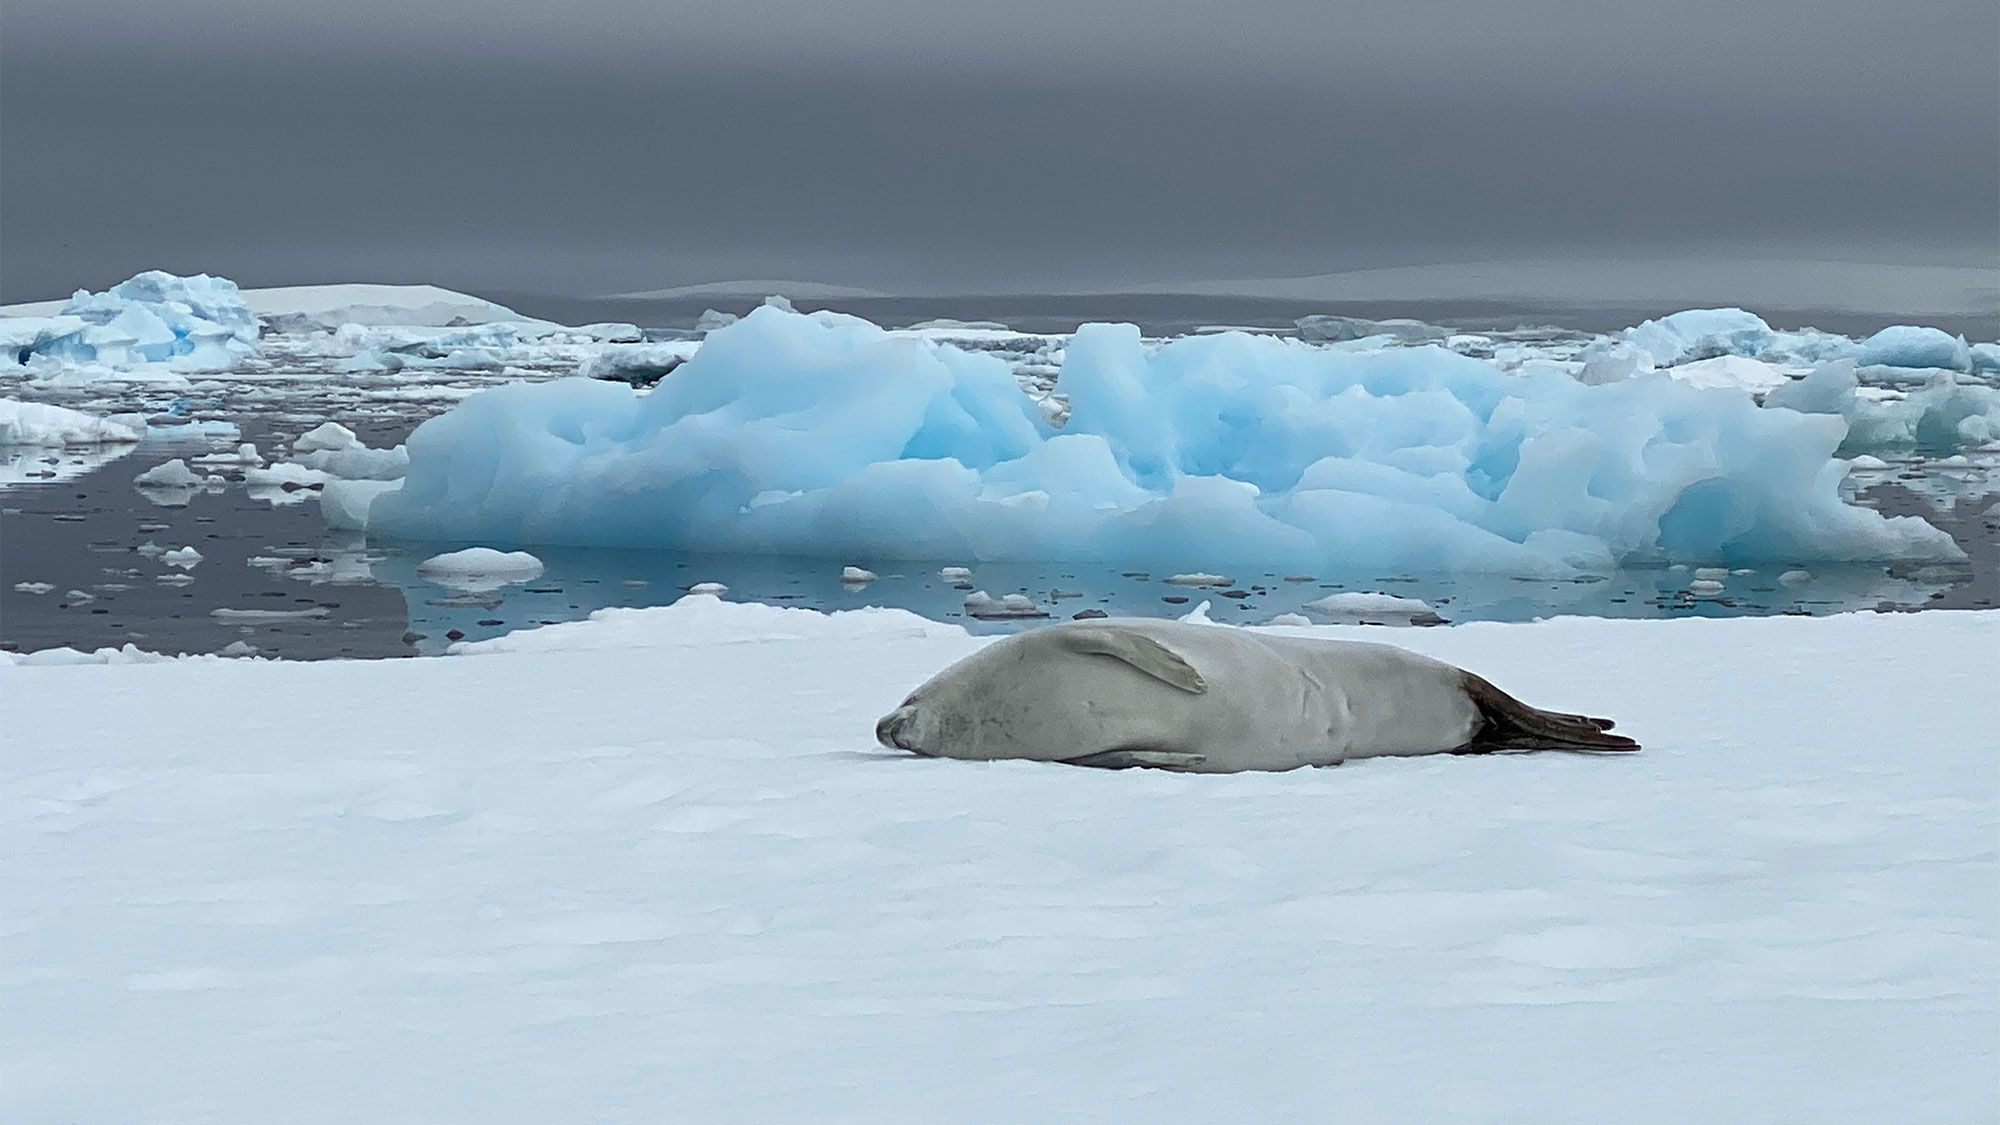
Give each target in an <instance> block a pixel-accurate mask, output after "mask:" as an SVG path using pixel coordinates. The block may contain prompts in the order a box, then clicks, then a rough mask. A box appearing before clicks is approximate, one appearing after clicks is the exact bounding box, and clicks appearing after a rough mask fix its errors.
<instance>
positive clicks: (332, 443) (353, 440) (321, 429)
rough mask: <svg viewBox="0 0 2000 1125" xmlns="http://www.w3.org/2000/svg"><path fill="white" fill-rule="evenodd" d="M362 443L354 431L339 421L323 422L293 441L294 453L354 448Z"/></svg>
mask: <svg viewBox="0 0 2000 1125" xmlns="http://www.w3.org/2000/svg"><path fill="white" fill-rule="evenodd" d="M360 444H361V439H360V438H358V437H356V436H354V431H353V430H350V429H348V428H347V427H346V426H343V425H341V424H340V423H338V422H322V423H320V424H319V425H317V426H315V427H313V428H312V429H310V430H308V431H306V432H305V433H303V434H300V435H299V439H298V440H297V441H295V442H293V443H292V453H293V454H294V455H297V454H301V453H311V452H313V451H315V450H322V449H324V450H334V449H353V448H354V447H356V446H358V445H360Z"/></svg>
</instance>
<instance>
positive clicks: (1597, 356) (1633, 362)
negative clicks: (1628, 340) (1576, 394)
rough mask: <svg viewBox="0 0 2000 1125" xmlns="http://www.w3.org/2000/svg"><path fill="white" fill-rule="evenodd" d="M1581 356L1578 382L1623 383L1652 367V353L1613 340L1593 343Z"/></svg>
mask: <svg viewBox="0 0 2000 1125" xmlns="http://www.w3.org/2000/svg"><path fill="white" fill-rule="evenodd" d="M1581 358H1582V360H1583V369H1582V370H1581V371H1579V372H1577V376H1576V379H1577V382H1579V383H1583V384H1585V385H1587V386H1592V387H1600V386H1603V385H1604V384H1606V383H1622V382H1624V381H1625V380H1627V379H1635V378H1637V377H1639V376H1640V375H1641V374H1644V373H1645V372H1648V371H1651V370H1652V369H1653V357H1652V355H1651V353H1649V352H1647V351H1645V350H1644V349H1642V348H1637V347H1634V346H1632V345H1631V344H1625V343H1620V342H1618V341H1616V340H1599V341H1596V342H1595V343H1592V344H1591V345H1590V346H1589V347H1586V348H1585V349H1584V350H1583V355H1582V357H1581Z"/></svg>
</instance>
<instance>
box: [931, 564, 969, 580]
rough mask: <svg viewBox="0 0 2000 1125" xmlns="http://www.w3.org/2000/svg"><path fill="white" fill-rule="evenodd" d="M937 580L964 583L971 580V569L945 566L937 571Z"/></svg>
mask: <svg viewBox="0 0 2000 1125" xmlns="http://www.w3.org/2000/svg"><path fill="white" fill-rule="evenodd" d="M938 578H940V579H941V580H943V581H946V582H966V581H970V580H971V578H972V568H971V567H968V566H947V567H941V568H939V570H938Z"/></svg>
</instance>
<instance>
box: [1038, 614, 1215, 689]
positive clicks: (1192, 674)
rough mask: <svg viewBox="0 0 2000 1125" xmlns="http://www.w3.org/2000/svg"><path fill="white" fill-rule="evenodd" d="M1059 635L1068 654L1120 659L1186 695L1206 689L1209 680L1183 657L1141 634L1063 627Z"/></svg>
mask: <svg viewBox="0 0 2000 1125" xmlns="http://www.w3.org/2000/svg"><path fill="white" fill-rule="evenodd" d="M1061 636H1062V641H1063V644H1064V645H1065V646H1066V647H1067V648H1068V649H1069V650H1070V651H1071V652H1086V653H1094V654H1096V655H1098V656H1108V657H1111V658H1112V659H1113V660H1122V661H1124V662H1125V663H1126V664H1128V665H1130V666H1131V667H1133V668H1134V669H1137V670H1138V671H1140V672H1143V673H1145V674H1146V675H1148V676H1151V677H1153V678H1154V679H1156V680H1158V681H1160V682H1161V683H1163V684H1166V685H1168V686H1170V687H1176V688H1179V689H1180V690H1182V691H1184V692H1187V693H1188V694H1189V695H1200V694H1201V693H1202V692H1205V691H1207V690H1208V681H1207V680H1204V679H1202V678H1201V673H1200V672H1197V671H1195V670H1194V665H1192V664H1189V663H1188V662H1187V658H1186V657H1183V656H1182V655H1181V654H1180V653H1178V652H1175V651H1174V650H1173V649H1170V648H1168V647H1167V646H1166V645H1163V644H1161V643H1160V642H1158V641H1156V640H1154V639H1153V638H1151V637H1148V636H1145V635H1144V634H1141V633H1134V632H1130V631H1127V630H1123V629H1092V628H1089V627H1087V626H1085V627H1080V628H1079V627H1070V628H1065V629H1064V630H1063V632H1062V634H1061Z"/></svg>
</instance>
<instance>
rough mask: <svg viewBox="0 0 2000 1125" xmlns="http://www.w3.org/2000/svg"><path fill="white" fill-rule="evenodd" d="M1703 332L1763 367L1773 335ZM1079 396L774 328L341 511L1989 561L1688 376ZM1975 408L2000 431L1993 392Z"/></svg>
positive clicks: (1327, 552) (1097, 547)
mask: <svg viewBox="0 0 2000 1125" xmlns="http://www.w3.org/2000/svg"><path fill="white" fill-rule="evenodd" d="M1683 315H1684V314H1683ZM1744 315H1746V316H1747V315H1748V314H1744ZM1669 319H1670V320H1671V319H1672V318H1669ZM1751 319H1753V320H1754V319H1755V318H1751ZM1730 323H1731V324H1734V321H1733V320H1732V321H1731V322H1730ZM1758 323H1759V324H1761V323H1762V322H1761V321H1759V322H1758ZM1645 327H1646V326H1641V328H1642V329H1645ZM1695 327H1696V328H1700V329H1701V330H1702V331H1700V332H1698V333H1697V332H1693V331H1692V329H1690V330H1689V332H1684V333H1682V335H1689V334H1690V333H1692V335H1693V337H1694V338H1695V339H1696V340H1697V341H1699V340H1708V339H1714V338H1720V339H1723V340H1724V342H1725V343H1727V344H1728V345H1729V346H1731V347H1737V346H1740V347H1745V348H1752V349H1754V348H1756V347H1759V346H1762V343H1761V342H1762V341H1763V333H1768V332H1769V329H1768V328H1766V329H1764V330H1763V333H1758V332H1756V331H1754V330H1753V329H1752V328H1749V327H1746V326H1743V325H1737V326H1736V327H1734V328H1729V329H1728V331H1726V332H1725V331H1722V330H1721V329H1719V328H1716V327H1715V326H1713V325H1709V324H1706V323H1702V324H1697V325H1695ZM1724 327H1728V326H1727V325H1725V326H1724ZM1648 331H1649V332H1651V331H1653V330H1648ZM1635 333H1636V334H1637V338H1638V339H1641V340H1645V339H1650V337H1649V335H1648V334H1647V333H1646V332H1640V331H1639V330H1635ZM1850 344H1851V341H1850ZM1651 346H1652V345H1651V344H1648V345H1647V349H1648V352H1649V354H1650V348H1651ZM1660 346H1661V347H1663V348H1664V347H1666V345H1660ZM1676 346H1680V345H1676ZM1683 351H1685V348H1683ZM1732 354H1733V353H1732ZM1681 358H1683V359H1684V358H1685V356H1682V357H1681ZM1058 385H1059V389H1060V391H1061V393H1062V394H1063V395H1064V396H1066V403H1067V414H1066V420H1064V421H1063V423H1062V425H1061V426H1060V427H1058V426H1056V425H1054V424H1053V423H1052V422H1051V421H1050V419H1049V416H1048V414H1047V413H1046V412H1045V411H1043V410H1042V409H1040V408H1039V407H1038V405H1037V403H1036V402H1035V401H1034V400H1033V399H1032V398H1030V397H1029V396H1027V395H1025V394H1023V393H1022V390H1021V388H1020V386H1019V385H1018V383H1017V380H1016V378H1015V376H1014V373H1013V372H1012V371H1011V370H1010V369H1009V367H1008V366H1007V364H1005V363H1004V362H1002V361H1001V360H999V359H996V358H994V357H992V356H990V355H987V354H983V353H978V352H971V351H964V350H960V349H959V348H956V347H953V346H950V345H948V344H940V343H936V342H934V341H930V340H925V339H920V338H911V337H909V336H907V335H898V334H896V333H893V332H889V331H885V330H884V329H882V328H879V327H877V326H876V325H874V324H871V323H868V322H867V321H864V320H860V319H857V318H854V317H849V316H843V315H840V314H834V313H816V314H812V315H800V314H797V313H792V312H788V311H785V310H783V309H781V308H777V307H771V306H766V307H763V308H759V309H757V310H755V311H753V312H752V313H751V314H750V315H748V316H747V317H745V318H743V319H742V320H741V321H739V322H737V323H735V324H732V325H729V326H727V327H724V328H721V329H719V330H717V331H715V332H712V333H711V334H710V335H709V336H708V338H707V339H706V341H705V342H704V343H703V344H702V346H701V347H700V349H699V350H698V351H696V352H695V353H694V354H693V356H692V358H690V359H689V360H687V362H685V363H683V364H681V365H680V366H679V367H677V368H676V369H675V370H674V371H673V372H672V373H670V374H668V375H667V376H666V377H665V378H663V379H662V380H661V382H660V383H659V385H658V387H657V388H655V389H654V390H652V391H651V392H649V393H643V394H642V393H637V392H635V391H634V390H633V389H632V388H629V387H626V386H621V385H616V384H612V383H606V382H599V381H590V380H576V379H572V380H561V381H556V382H551V383H544V384H538V385H531V386H530V385H521V386H507V387H500V388H497V389H495V390H492V391H488V392H485V393H482V394H479V395H476V396H474V397H472V398H470V399H468V400H467V401H465V402H464V403H462V404H461V405H459V406H458V407H457V408H456V409H454V410H452V411H451V412H449V413H447V414H445V415H443V416H440V417H438V418H434V419H432V420H430V421H429V422H426V423H425V424H424V425H423V426H421V427H419V428H418V430H417V431H416V432H415V433H414V434H412V435H411V437H410V440H409V442H408V453H409V461H410V463H409V469H408V472H407V475H406V476H405V477H404V478H403V481H402V483H401V485H400V486H390V487H387V488H370V489H366V490H365V492H372V493H373V495H372V496H369V495H366V494H365V493H364V491H363V490H359V489H357V490H356V495H354V496H350V497H348V498H346V499H345V500H344V501H337V502H336V503H335V504H334V505H333V506H332V510H333V511H335V512H337V513H339V514H340V515H341V517H342V518H344V519H345V520H346V521H347V522H348V523H349V524H352V525H359V526H365V527H366V528H367V529H369V530H371V531H374V532H378V533H380V534H383V535H387V536H392V537H403V538H412V539H432V540H458V541H471V542H487V543H497V544H561V545H580V546H643V547H657V548H669V549H681V550H690V551H714V552H741V553H763V554H793V555H813V556H828V555H832V556H849V557H864V558H880V559H973V560H1002V559H1069V560H1098V561H1117V562H1121V563H1146V564H1158V565H1169V566H1172V565H1180V566H1187V567H1189V568H1193V567H1198V566H1203V565H1207V566H1217V565H1235V564H1242V565H1262V566H1265V567H1272V568H1274V567H1287V568H1292V567H1296V568H1312V567H1324V566H1330V565H1347V566H1360V567H1377V566H1379V567H1389V568H1396V569H1401V570H1473V571H1486V572H1503V573H1519V574H1538V575H1550V574H1554V575H1560V574H1569V573H1574V572H1577V571H1583V570H1592V569H1602V568H1609V567H1612V566H1615V565H1619V564H1632V563H1643V562H1648V561H1684V562H1727V563H1737V562H1752V561H1757V562H1764V561H1786V560H1800V561H1803V560H1863V559H1871V560H1894V559H1948V558H1955V557H1958V555H1959V551H1958V548H1957V547H1956V546H1955V545H1954V544H1953V543H1952V542H1951V540H1950V538H1949V537H1948V536H1946V535H1945V534H1944V533H1943V532H1941V531H1938V530H1937V529H1935V528H1933V527H1931V526H1930V525H1928V524H1926V523H1924V522H1923V521H1921V520H1918V519H1915V518H1885V517H1883V516H1882V515H1880V514H1879V513H1877V512H1875V511H1873V510H1870V509H1868V508H1864V507H1857V506H1854V505H1850V504H1848V503H1846V502H1845V501H1844V500H1843V498H1842V496H1841V492H1840V484H1841V480H1842V478H1843V477H1844V476H1845V473H1846V466H1845V464H1844V463H1843V462H1841V461H1840V460H1837V459H1836V458H1835V457H1834V454H1835V452H1836V450H1838V449H1839V448H1840V447H1841V445H1842V442H1843V441H1844V440H1846V439H1847V437H1848V434H1849V429H1850V420H1849V419H1848V418H1847V417H1846V416H1844V415H1843V414H1841V413H1839V412H1837V411H1820V412H1811V413H1802V412H1800V411H1798V410H1789V409H1765V408H1763V407H1761V406H1760V405H1759V404H1758V402H1757V401H1756V399H1755V397H1754V396H1753V395H1751V394H1747V393H1744V392H1743V390H1742V389H1740V388H1731V387H1703V386H1696V385H1691V384H1689V383H1687V382H1685V381H1683V380H1678V379H1675V378H1672V377H1671V376H1669V375H1666V374H1660V373H1648V372H1644V371H1639V372H1634V373H1632V374H1631V376H1630V377H1627V378H1620V379H1616V380H1611V381H1607V382H1603V383H1601V384H1598V385H1588V384H1586V383H1584V382H1581V381H1579V380H1578V379H1577V378H1575V377H1573V376H1572V375H1571V374H1568V373H1564V372H1562V371H1560V370H1554V369H1542V368H1538V367H1535V366H1533V365H1527V366H1524V367H1522V368H1520V369H1518V370H1512V371H1504V370H1501V369H1500V368H1499V367H1498V366H1496V365H1495V364H1493V363H1490V362H1484V361H1481V360H1478V359H1474V358H1470V357H1468V356H1464V355H1459V354H1455V353H1453V352H1451V351H1448V350H1446V349H1443V348H1439V347H1390V348H1381V349H1376V350H1340V349H1338V348H1328V347H1315V346H1311V345H1308V344H1305V343H1302V342H1300V341H1296V340H1286V339H1279V338H1273V337H1266V336H1252V335H1248V334H1243V333H1224V334H1219V335H1212V336H1195V337H1184V338H1180V339H1176V340H1172V341H1168V342H1166V343H1163V344H1161V343H1149V342H1146V341H1142V340H1141V338H1140V336H1139V333H1138V331H1137V330H1136V329H1135V328H1133V327H1131V326H1130V325H1110V324H1094V325H1085V326H1083V328H1081V329H1080V330H1079V331H1078V332H1077V333H1076V334H1075V335H1074V336H1073V337H1071V338H1070V339H1069V340H1068V342H1067V345H1066V347H1065V349H1064V356H1063V362H1062V366H1061V377H1060V382H1059V384H1058ZM1780 389H1783V388H1780ZM1964 392H1965V394H1966V396H1967V397H1968V401H1969V404H1971V405H1979V404H1984V406H1985V407H1986V408H1989V409H1990V410H1991V411H1992V413H1991V414H1990V415H1989V414H1988V413H1979V414H1978V416H1979V417H1980V418H1981V419H1984V418H1987V417H1991V418H1993V419H1995V421H1996V423H2000V406H1996V405H1994V404H1993V403H1992V402H1991V401H1990V400H1991V399H1992V397H1993V393H1992V391H1991V388H1986V387H1974V388H1965V389H1964ZM1975 392H1984V395H1985V396H1986V397H1984V398H1979V397H1978V396H1977V394H1976V393H1975ZM1959 421H1963V419H1962V418H1961V419H1959ZM1984 425H1985V423H1984V422H1979V423H1976V424H1974V425H1973V427H1972V429H1973V430H1975V431H1976V433H1974V434H1973V435H1972V436H1983V435H1984V434H1985V433H1986V430H1985V429H1984V428H1983V427H1984ZM1955 436H1956V435H1955Z"/></svg>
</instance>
